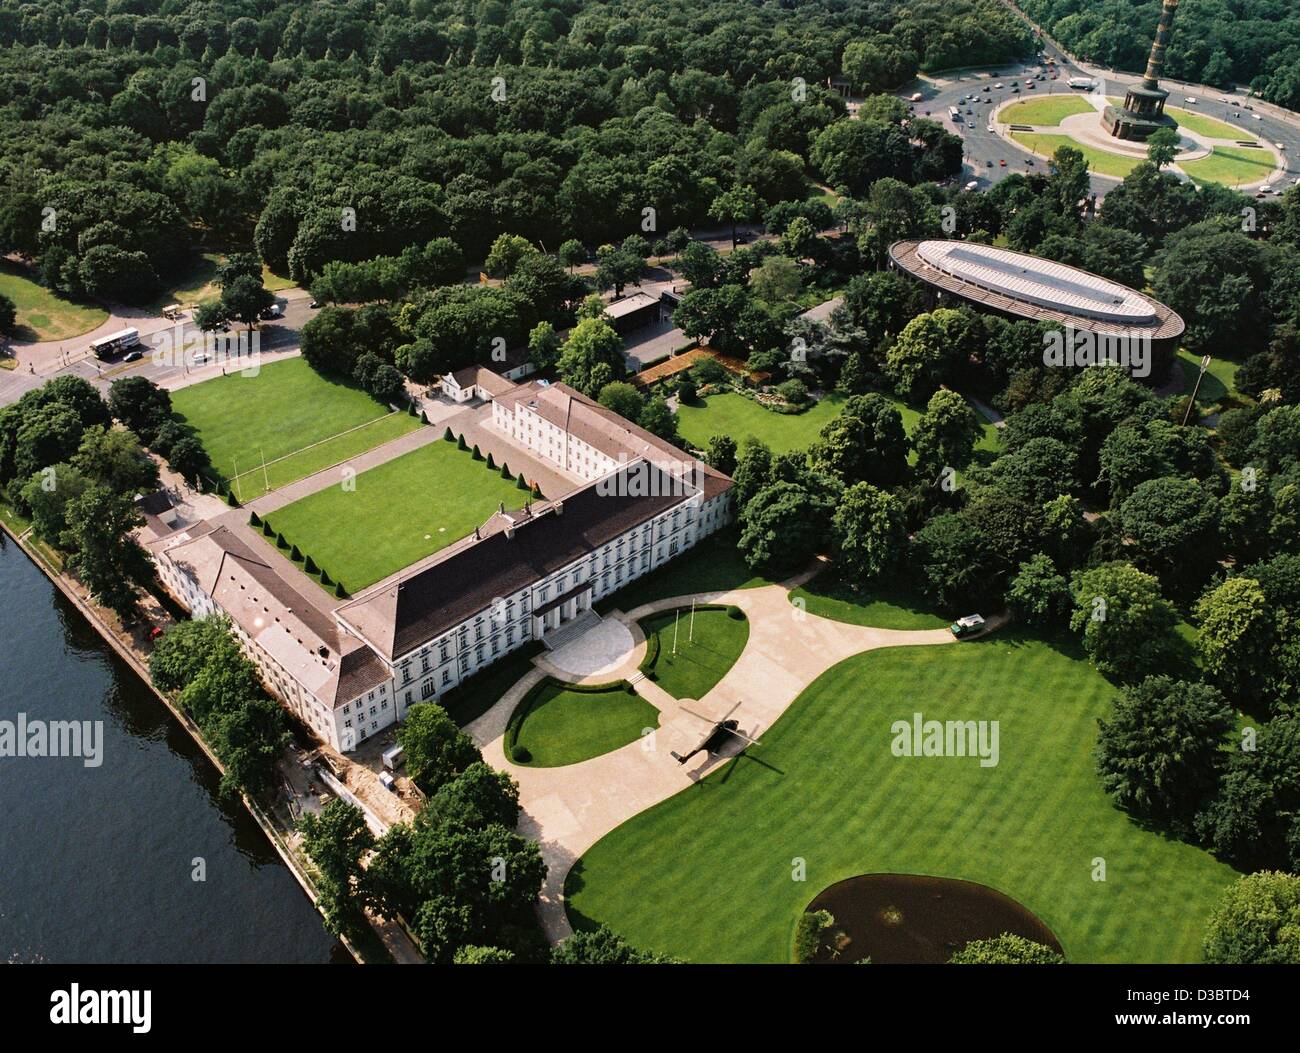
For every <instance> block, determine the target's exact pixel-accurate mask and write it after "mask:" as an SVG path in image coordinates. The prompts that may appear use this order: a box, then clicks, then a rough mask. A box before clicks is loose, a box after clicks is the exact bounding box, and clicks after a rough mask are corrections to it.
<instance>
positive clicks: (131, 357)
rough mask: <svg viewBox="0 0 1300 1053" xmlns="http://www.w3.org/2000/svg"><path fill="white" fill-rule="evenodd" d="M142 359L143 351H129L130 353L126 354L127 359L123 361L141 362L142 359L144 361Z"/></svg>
mask: <svg viewBox="0 0 1300 1053" xmlns="http://www.w3.org/2000/svg"><path fill="white" fill-rule="evenodd" d="M142 358H144V352H143V351H128V352H127V353H126V357H125V358H124V359H122V361H123V362H139V361H140V359H142Z"/></svg>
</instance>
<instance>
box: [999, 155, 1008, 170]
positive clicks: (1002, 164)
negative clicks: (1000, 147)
mask: <svg viewBox="0 0 1300 1053" xmlns="http://www.w3.org/2000/svg"><path fill="white" fill-rule="evenodd" d="M998 164H999V165H1001V166H1002V167H1003V168H1006V167H1007V159H1006V158H1005V157H1004V158H1002V160H1001V161H999V162H998Z"/></svg>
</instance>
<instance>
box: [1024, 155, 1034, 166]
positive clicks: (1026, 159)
mask: <svg viewBox="0 0 1300 1053" xmlns="http://www.w3.org/2000/svg"><path fill="white" fill-rule="evenodd" d="M1033 163H1034V159H1033V158H1032V157H1026V158H1025V164H1027V165H1032V164H1033Z"/></svg>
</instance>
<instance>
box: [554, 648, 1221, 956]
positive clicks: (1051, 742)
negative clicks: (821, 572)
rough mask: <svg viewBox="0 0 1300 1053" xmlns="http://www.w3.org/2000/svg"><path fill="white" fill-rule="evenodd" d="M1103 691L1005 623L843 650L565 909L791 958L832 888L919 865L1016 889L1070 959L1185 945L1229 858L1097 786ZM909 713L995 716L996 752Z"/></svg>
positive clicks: (1176, 951) (1198, 929)
mask: <svg viewBox="0 0 1300 1053" xmlns="http://www.w3.org/2000/svg"><path fill="white" fill-rule="evenodd" d="M1114 694H1115V690H1114V688H1112V687H1111V686H1110V685H1109V684H1108V683H1107V682H1106V681H1105V680H1103V679H1102V678H1101V677H1100V676H1099V675H1098V674H1097V673H1095V672H1094V671H1093V670H1092V669H1091V668H1090V667H1089V666H1088V664H1087V663H1086V662H1084V661H1083V660H1082V659H1081V658H1079V657H1078V656H1077V655H1075V654H1073V653H1071V652H1066V651H1063V650H1061V649H1058V647H1057V646H1055V645H1053V644H1051V643H1048V642H1045V641H1043V640H1040V639H1036V638H1033V637H1031V636H1028V635H1025V634H1022V633H1017V632H1008V631H1005V630H1004V631H1002V632H999V633H996V634H994V635H992V636H991V637H989V638H987V639H985V640H982V641H978V642H972V643H964V644H956V643H954V644H947V645H943V646H934V647H909V648H897V649H888V650H878V651H871V652H868V653H866V654H862V655H858V656H855V657H854V658H850V659H848V660H847V661H845V662H842V663H841V664H839V665H837V666H835V667H834V668H833V669H831V670H829V671H827V672H826V673H825V674H824V675H823V676H821V677H819V678H818V679H817V680H816V681H815V682H814V683H812V684H811V685H810V686H809V687H808V688H807V689H806V690H805V691H804V692H803V694H802V695H801V696H800V697H799V698H798V699H797V700H796V701H795V703H794V705H793V706H792V707H791V708H790V709H789V710H788V711H787V713H786V715H785V716H783V717H782V718H781V719H780V720H779V721H778V722H777V723H776V724H775V725H774V726H773V727H771V728H769V729H767V730H766V731H765V732H764V733H763V743H762V745H761V746H756V747H752V748H751V749H750V750H749V751H748V752H747V754H746V755H744V756H741V757H738V758H736V759H734V760H733V761H731V762H729V763H727V764H725V765H724V766H723V767H722V768H721V770H719V771H718V772H716V773H714V774H713V775H711V776H709V777H708V778H706V779H704V780H702V781H701V782H700V783H699V784H697V785H696V786H693V787H691V788H689V789H687V790H684V791H682V792H681V793H679V794H677V795H676V796H674V797H672V798H670V799H668V800H667V801H664V802H663V803H661V804H659V805H657V806H656V807H654V808H652V809H650V810H648V811H646V812H643V813H642V814H641V815H638V816H636V817H635V818H633V819H631V820H629V821H628V822H626V823H624V824H623V825H622V826H621V827H619V828H618V829H617V830H615V831H613V832H612V833H611V834H609V835H607V836H606V837H605V838H603V839H602V840H601V841H599V842H598V843H597V844H596V845H595V846H594V847H592V848H591V849H590V850H589V851H588V852H587V853H586V855H585V856H583V858H582V859H581V860H580V861H579V862H578V863H577V865H576V866H575V868H574V870H573V871H572V872H571V873H570V875H569V879H568V882H567V885H566V899H567V905H568V911H569V917H570V919H571V920H572V921H573V922H574V924H575V926H577V927H578V928H584V929H585V928H590V927H592V926H594V925H596V924H599V923H604V924H607V925H609V926H610V927H611V928H613V929H614V931H616V932H618V933H619V934H620V935H622V936H623V937H624V938H626V939H627V940H628V941H629V942H631V943H632V944H633V945H635V946H637V947H641V948H643V949H646V950H653V951H659V952H664V953H668V954H674V955H677V956H680V957H682V958H686V959H688V960H691V961H697V962H787V961H789V960H790V955H791V937H792V932H793V928H794V924H795V920H796V919H797V918H798V916H799V914H800V913H801V912H802V911H803V910H804V907H805V906H806V905H807V904H808V903H809V902H810V901H811V900H812V898H813V897H814V896H816V895H817V893H818V892H820V891H821V890H822V889H824V888H826V887H827V886H828V885H830V884H832V883H833V882H836V881H839V880H841V879H844V878H847V877H852V876H854V875H857V874H869V873H903V874H929V875H933V876H937V877H951V878H962V879H965V880H968V881H976V882H980V883H982V884H985V885H989V886H990V887H992V888H995V889H997V890H998V891H1000V892H1003V893H1005V894H1006V895H1008V896H1010V897H1012V898H1013V899H1015V900H1017V901H1018V902H1019V903H1021V904H1023V905H1024V906H1025V907H1026V908H1028V909H1029V910H1031V911H1033V912H1034V913H1035V914H1037V915H1038V917H1039V918H1041V919H1042V920H1043V922H1045V923H1046V924H1047V925H1048V926H1049V927H1050V928H1051V930H1052V931H1053V932H1054V933H1055V934H1056V936H1057V937H1058V938H1059V939H1060V941H1061V944H1062V946H1063V947H1064V949H1065V953H1066V956H1067V957H1068V958H1069V959H1070V960H1071V961H1074V962H1135V963H1138V962H1193V961H1196V960H1198V959H1199V957H1200V947H1201V939H1202V936H1203V934H1204V928H1205V921H1206V918H1207V916H1208V914H1209V912H1210V910H1211V908H1212V907H1213V906H1214V905H1215V903H1216V901H1217V900H1218V898H1219V896H1220V894H1221V893H1222V891H1223V889H1224V887H1225V886H1226V885H1227V884H1228V883H1229V882H1231V881H1232V880H1234V879H1235V878H1236V877H1237V873H1236V872H1235V871H1234V870H1233V869H1232V868H1230V867H1228V866H1225V865H1223V864H1221V863H1218V862H1216V861H1215V860H1214V859H1213V858H1212V857H1211V856H1210V855H1209V854H1208V853H1206V852H1204V851H1202V850H1200V849H1198V848H1194V847H1192V846H1190V845H1186V844H1182V843H1180V842H1177V841H1175V840H1172V839H1171V838H1168V837H1166V836H1164V835H1163V834H1162V833H1159V832H1154V831H1150V830H1144V829H1143V828H1142V827H1140V826H1139V825H1138V824H1137V823H1135V822H1133V821H1132V820H1131V819H1130V818H1129V817H1128V816H1126V815H1125V814H1123V813H1122V812H1120V811H1118V810H1117V809H1116V808H1115V807H1114V806H1113V805H1112V804H1111V802H1110V800H1109V798H1108V797H1107V796H1106V795H1105V794H1104V793H1103V791H1102V789H1101V784H1100V782H1099V780H1098V778H1097V774H1096V771H1095V769H1094V766H1093V764H1094V762H1093V757H1092V751H1093V747H1094V744H1095V742H1096V737H1097V719H1098V718H1099V717H1102V716H1104V715H1105V714H1106V713H1107V708H1108V704H1109V702H1110V699H1111V698H1112V697H1113V696H1114ZM917 712H921V713H922V714H923V717H924V719H926V720H930V719H936V720H941V721H946V720H989V721H992V720H996V721H998V722H999V762H998V764H997V765H996V766H993V767H981V766H980V764H979V761H978V759H976V758H959V757H934V758H924V757H912V758H908V757H895V756H894V755H893V753H892V750H891V742H892V740H893V731H892V729H891V725H892V724H893V722H894V721H897V720H905V721H911V719H912V717H913V714H914V713H917ZM796 859H799V860H803V861H805V865H806V868H807V878H806V880H804V881H799V880H792V879H791V874H792V870H791V868H792V866H793V864H792V860H796ZM1101 861H1104V863H1105V868H1106V869H1105V874H1104V878H1105V880H1096V879H1095V875H1096V874H1097V873H1098V870H1097V868H1098V867H1099V866H1100V864H1101Z"/></svg>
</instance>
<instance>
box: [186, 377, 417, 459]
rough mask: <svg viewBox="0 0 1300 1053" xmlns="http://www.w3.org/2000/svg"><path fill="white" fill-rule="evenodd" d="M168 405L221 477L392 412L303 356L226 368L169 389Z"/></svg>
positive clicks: (292, 451)
mask: <svg viewBox="0 0 1300 1053" xmlns="http://www.w3.org/2000/svg"><path fill="white" fill-rule="evenodd" d="M172 406H173V407H174V408H175V410H176V412H177V413H179V414H180V415H181V416H182V417H183V418H184V419H185V421H186V422H187V423H189V424H190V425H192V426H193V427H194V428H195V429H196V430H197V431H198V433H199V438H200V439H201V440H202V441H203V445H204V447H205V448H206V449H207V451H208V456H209V457H211V458H212V466H213V467H214V468H215V469H216V470H217V471H218V472H219V473H220V474H221V475H222V476H224V477H226V478H234V477H235V476H236V475H239V474H243V473H245V472H248V471H249V470H250V469H252V468H254V467H260V465H261V463H262V460H263V458H265V459H266V461H267V462H270V461H274V460H275V459H276V458H278V457H284V456H285V455H286V454H291V453H296V452H297V451H298V450H301V449H303V448H304V447H307V446H310V445H312V444H313V443H316V442H320V441H321V440H322V439H328V438H330V437H331V436H334V435H338V434H339V433H340V432H343V431H347V430H348V429H349V428H355V427H356V426H357V425H358V424H365V423H367V422H368V421H373V420H377V419H378V418H380V417H385V416H387V415H388V414H389V413H390V412H391V410H390V409H389V407H388V406H386V405H383V404H381V403H379V402H376V401H375V400H374V399H372V398H371V397H370V396H369V395H367V394H366V393H365V392H364V391H361V390H360V389H359V388H355V387H353V386H351V385H350V384H345V383H343V382H342V381H338V380H334V379H332V378H329V377H324V376H322V375H321V374H319V373H317V372H316V371H315V370H314V369H312V368H311V366H309V365H308V364H307V362H306V360H305V359H302V358H289V359H284V360H283V361H280V362H271V363H269V364H266V365H263V366H262V367H261V369H260V370H258V372H257V375H256V376H244V375H242V374H240V373H231V374H228V375H227V376H224V377H215V378H213V379H212V380H205V381H204V382H203V383H201V384H194V385H192V386H191V387H187V388H182V389H180V390H179V391H175V392H173V393H172Z"/></svg>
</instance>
